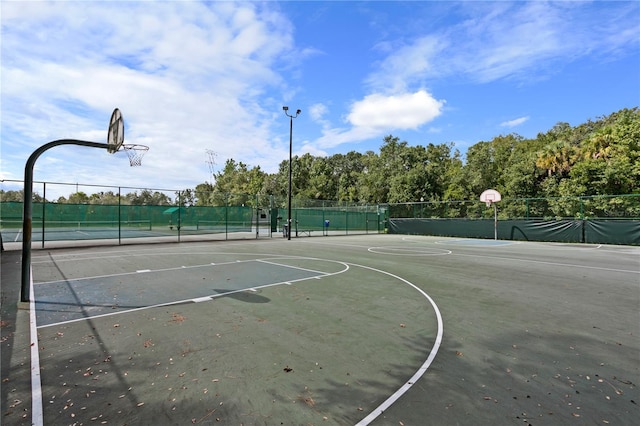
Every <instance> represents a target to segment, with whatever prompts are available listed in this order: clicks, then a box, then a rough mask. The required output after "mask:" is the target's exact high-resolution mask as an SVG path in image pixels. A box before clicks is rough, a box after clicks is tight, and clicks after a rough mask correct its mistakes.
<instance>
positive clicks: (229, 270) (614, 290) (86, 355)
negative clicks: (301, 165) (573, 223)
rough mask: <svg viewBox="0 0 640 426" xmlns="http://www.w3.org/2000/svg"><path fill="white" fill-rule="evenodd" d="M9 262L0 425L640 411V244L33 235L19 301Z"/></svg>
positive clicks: (452, 418) (414, 420)
mask: <svg viewBox="0 0 640 426" xmlns="http://www.w3.org/2000/svg"><path fill="white" fill-rule="evenodd" d="M19 262H20V254H19V252H18V251H14V250H12V251H5V252H3V254H2V296H3V297H2V304H3V305H2V423H3V424H8V425H22V424H25V425H28V424H32V421H33V422H34V423H35V424H85V425H87V424H128V425H138V424H154V423H155V424H175V425H183V424H234V425H238V424H242V425H274V424H276V425H278V424H284V425H301V424H305V425H306V424H312V425H321V424H326V425H346V424H362V425H365V424H372V425H387V424H389V425H399V424H404V425H422V424H478V423H483V424H567V423H574V422H575V423H580V424H583V423H587V424H633V423H634V420H633V419H637V418H638V417H639V415H640V409H639V407H638V402H640V395H639V392H638V389H637V384H638V383H640V249H638V248H637V247H629V246H600V245H578V244H555V243H531V242H526V243H517V242H509V241H493V240H473V239H453V238H440V237H438V238H434V237H422V236H401V235H381V234H376V235H355V236H342V237H312V238H296V239H292V240H291V241H287V240H286V239H283V238H273V239H260V240H252V241H248V240H240V241H227V242H223V241H213V242H197V243H196V242H193V243H182V244H175V243H172V244H153V245H142V244H141V245H127V246H117V247H114V246H97V247H85V248H77V247H76V248H64V247H61V248H55V249H46V250H45V249H43V250H34V251H33V253H32V268H33V295H34V296H35V297H34V299H35V301H33V302H32V304H33V306H32V308H33V309H32V310H31V311H29V310H27V309H20V310H17V309H16V306H17V301H18V300H19V295H18V293H17V292H18V291H19V289H20V280H19V278H20V263H19ZM30 313H32V314H34V315H33V316H32V317H30ZM30 320H31V321H33V323H32V324H31V327H32V328H33V329H34V331H35V330H37V342H36V341H35V339H30V337H29V335H30V334H29V329H30V323H29V321H30ZM31 343H34V346H33V347H31V346H30V345H31ZM32 362H34V363H35V364H34V365H35V366H36V368H35V369H34V370H33V371H31V363H32ZM38 373H39V374H38Z"/></svg>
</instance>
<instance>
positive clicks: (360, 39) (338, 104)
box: [0, 0, 640, 198]
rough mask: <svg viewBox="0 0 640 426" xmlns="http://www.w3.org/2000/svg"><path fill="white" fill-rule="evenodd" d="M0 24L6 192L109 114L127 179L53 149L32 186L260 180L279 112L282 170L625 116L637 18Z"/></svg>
mask: <svg viewBox="0 0 640 426" xmlns="http://www.w3.org/2000/svg"><path fill="white" fill-rule="evenodd" d="M0 21H1V24H2V29H1V40H0V53H1V56H0V84H1V86H0V89H1V92H0V94H1V96H0V120H1V127H0V132H1V133H0V179H2V180H3V181H4V182H2V189H5V190H11V189H20V188H21V186H20V185H21V184H19V185H18V186H17V187H15V185H16V184H14V183H12V182H8V180H22V179H24V168H25V162H26V161H27V159H28V157H29V156H30V155H31V154H32V153H33V151H34V150H36V149H37V148H38V147H40V146H42V145H44V144H46V143H48V142H51V141H54V140H58V139H79V140H86V141H92V142H101V143H106V140H107V127H108V123H109V119H110V117H111V113H112V111H113V109H114V108H119V109H120V111H121V112H122V115H123V117H124V120H125V144H144V145H147V146H149V151H148V152H147V153H146V154H145V157H144V158H143V160H142V166H141V167H130V166H129V162H128V159H127V157H126V155H125V153H123V152H119V153H116V154H109V153H107V151H106V150H102V149H96V148H88V147H83V146H72V145H63V146H57V147H55V148H52V149H49V150H47V151H46V152H44V153H43V154H42V155H41V156H40V157H39V158H38V160H37V161H36V163H35V170H34V180H36V181H48V182H66V183H78V182H79V183H84V184H96V185H105V186H106V185H110V186H114V187H120V186H122V187H136V188H150V189H176V190H179V189H185V188H195V186H196V185H198V184H200V183H203V182H211V181H212V180H213V178H212V172H213V173H216V172H219V171H221V170H222V168H223V166H224V164H225V162H226V161H227V160H228V159H233V160H234V161H236V162H243V163H244V164H246V165H247V166H248V167H249V168H252V167H260V169H261V170H262V171H265V172H267V173H275V172H277V171H278V167H279V165H280V163H281V162H283V161H286V160H288V156H289V136H290V134H289V130H290V128H289V126H290V119H289V118H288V117H287V116H286V115H285V114H284V111H283V110H282V107H283V106H285V105H286V106H288V107H289V113H292V112H295V110H297V109H300V110H301V113H300V115H299V116H298V117H297V118H295V119H294V120H293V132H292V141H293V155H302V154H305V153H310V154H312V155H314V156H331V155H333V154H337V153H343V154H344V153H347V152H350V151H357V152H362V153H364V152H366V151H374V152H376V153H377V152H379V149H380V147H381V146H382V144H383V139H384V138H385V136H388V135H393V136H395V137H398V138H399V139H400V140H401V141H406V142H407V143H408V144H409V145H412V146H413V145H423V146H426V145H427V144H429V143H433V144H441V143H452V144H453V145H454V147H455V148H456V149H458V150H459V151H460V152H461V154H462V155H463V156H464V153H465V152H466V150H467V149H468V148H469V147H470V146H471V145H473V144H475V143H477V142H479V141H489V140H491V139H492V138H494V137H496V136H498V135H501V134H509V133H517V134H519V135H521V136H523V137H525V138H535V137H536V135H537V134H538V133H541V132H546V131H548V130H549V129H551V128H552V127H553V125H555V124H556V123H558V122H567V123H569V124H571V125H572V126H576V125H579V124H581V123H584V122H586V121H587V120H589V119H597V118H598V117H602V116H605V115H609V114H611V113H613V112H615V111H618V110H620V109H622V108H632V107H635V106H638V105H639V104H640V2H637V1H631V2H626V1H594V2H587V1H561V2H543V1H533V2H524V1H517V2H508V1H492V2H481V1H466V2H453V1H440V2H437V1H408V2H401V1H388V2H387V1H266V2H233V1H216V2H198V1H178V0H174V1H162V2H155V1H131V2H121V1H117V2H114V1H24V0H23V1H7V0H1V1H0ZM39 188H40V187H38V186H37V185H36V187H34V190H35V191H36V192H38V191H39ZM47 191H52V189H47ZM53 191H56V190H53ZM63 192H65V194H64V195H67V194H69V193H71V192H74V190H70V189H69V188H65V189H64V190H63ZM85 192H92V190H91V189H90V188H88V189H85ZM49 195H50V193H48V194H47V198H50V197H49Z"/></svg>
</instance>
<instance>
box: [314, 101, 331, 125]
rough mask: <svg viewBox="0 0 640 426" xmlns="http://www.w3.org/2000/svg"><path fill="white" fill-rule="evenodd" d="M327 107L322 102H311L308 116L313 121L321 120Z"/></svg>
mask: <svg viewBox="0 0 640 426" xmlns="http://www.w3.org/2000/svg"><path fill="white" fill-rule="evenodd" d="M328 111H329V109H328V108H327V106H326V105H324V104H322V103H317V104H313V105H311V106H310V107H309V116H310V117H311V119H312V120H313V121H318V122H321V121H323V118H324V116H325V115H326V114H327V112H328Z"/></svg>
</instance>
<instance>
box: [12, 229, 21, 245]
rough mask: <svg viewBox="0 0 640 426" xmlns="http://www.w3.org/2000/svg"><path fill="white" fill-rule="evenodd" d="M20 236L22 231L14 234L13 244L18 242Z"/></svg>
mask: <svg viewBox="0 0 640 426" xmlns="http://www.w3.org/2000/svg"><path fill="white" fill-rule="evenodd" d="M20 234H22V230H20V231H18V233H17V234H16V237H15V238H14V239H13V242H14V243H17V242H18V240H19V239H20Z"/></svg>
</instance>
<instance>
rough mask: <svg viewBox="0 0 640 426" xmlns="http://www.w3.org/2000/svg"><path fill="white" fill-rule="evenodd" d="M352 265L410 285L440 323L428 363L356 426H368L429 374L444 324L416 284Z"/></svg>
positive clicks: (385, 272) (428, 298)
mask: <svg viewBox="0 0 640 426" xmlns="http://www.w3.org/2000/svg"><path fill="white" fill-rule="evenodd" d="M351 265H354V266H359V267H361V268H364V269H370V270H372V271H375V272H379V273H382V274H386V275H389V276H391V277H393V278H396V279H398V280H400V281H402V282H403V283H405V284H408V285H410V286H411V287H413V288H414V289H416V290H418V292H420V294H422V295H423V296H424V297H425V298H426V299H427V300H428V301H429V303H431V307H432V308H433V310H434V312H435V313H436V319H437V321H438V332H437V334H436V341H435V342H434V344H433V347H432V348H431V351H430V352H429V356H428V357H427V359H426V361H425V362H424V363H423V364H422V365H421V366H420V368H418V371H416V372H415V374H414V375H413V376H411V378H410V379H409V380H408V381H407V382H406V383H405V384H404V385H402V387H400V389H398V390H397V391H395V392H394V393H393V395H391V396H390V397H389V398H387V399H386V400H385V401H384V402H383V403H382V404H380V405H379V406H378V407H376V408H375V409H374V410H373V411H372V412H371V413H369V415H367V416H366V417H365V418H364V419H362V420H360V421H359V422H358V423H356V426H367V425H368V424H369V423H371V422H372V421H374V420H375V419H376V418H377V417H378V416H379V415H380V414H382V413H384V412H385V410H386V409H387V408H389V407H390V406H391V405H393V404H394V403H395V402H396V401H397V400H398V399H399V398H400V397H401V396H402V395H404V394H405V393H406V392H407V391H408V390H409V389H411V387H412V386H413V385H414V384H415V383H416V382H417V381H418V379H420V377H422V376H423V375H424V373H426V372H427V369H428V368H429V366H430V365H431V363H432V362H433V360H434V359H435V357H436V354H437V353H438V349H440V345H441V344H442V335H443V322H442V315H441V314H440V310H439V309H438V305H436V302H434V301H433V299H432V298H431V297H430V296H429V295H428V294H427V293H425V292H424V291H423V290H422V289H421V288H419V287H418V286H416V285H415V284H413V283H411V282H409V281H407V280H405V279H404V278H402V277H399V276H397V275H394V274H392V273H390V272H387V271H381V270H380V269H375V268H371V267H369V266H363V265H355V264H352V263H351Z"/></svg>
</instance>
